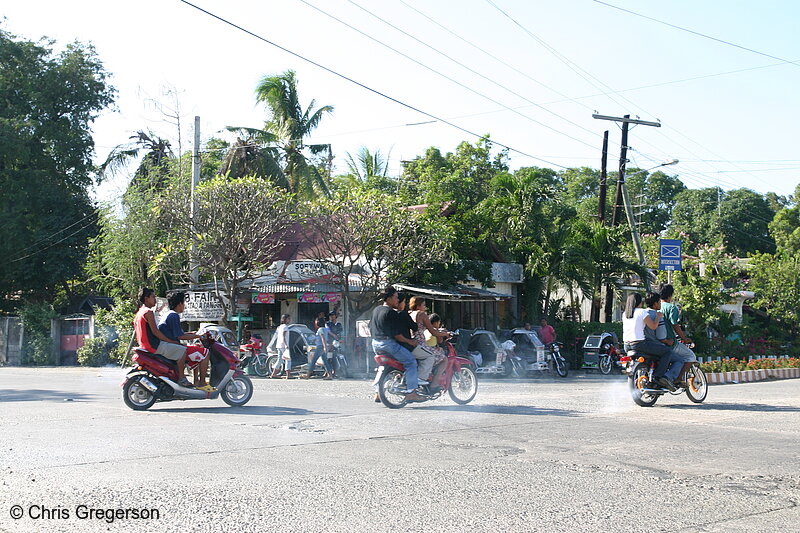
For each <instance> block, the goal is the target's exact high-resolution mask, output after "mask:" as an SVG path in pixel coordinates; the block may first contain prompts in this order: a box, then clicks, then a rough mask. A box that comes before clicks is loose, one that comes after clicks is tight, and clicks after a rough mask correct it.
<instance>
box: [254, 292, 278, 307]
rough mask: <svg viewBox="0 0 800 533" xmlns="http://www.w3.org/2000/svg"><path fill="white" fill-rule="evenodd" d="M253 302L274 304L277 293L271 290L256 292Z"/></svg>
mask: <svg viewBox="0 0 800 533" xmlns="http://www.w3.org/2000/svg"><path fill="white" fill-rule="evenodd" d="M252 302H253V303H254V304H274V303H275V295H274V294H272V293H271V292H254V293H253V300H252Z"/></svg>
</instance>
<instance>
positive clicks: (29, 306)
mask: <svg viewBox="0 0 800 533" xmlns="http://www.w3.org/2000/svg"><path fill="white" fill-rule="evenodd" d="M56 316H57V314H56V312H55V310H54V309H53V306H52V305H50V304H48V303H43V302H38V303H33V302H25V303H24V304H23V305H22V306H21V307H20V308H19V318H20V320H21V321H22V327H23V328H24V343H23V347H22V349H23V355H22V362H23V364H32V365H52V364H55V361H54V360H53V338H52V335H51V331H52V320H53V319H54V318H55V317H56Z"/></svg>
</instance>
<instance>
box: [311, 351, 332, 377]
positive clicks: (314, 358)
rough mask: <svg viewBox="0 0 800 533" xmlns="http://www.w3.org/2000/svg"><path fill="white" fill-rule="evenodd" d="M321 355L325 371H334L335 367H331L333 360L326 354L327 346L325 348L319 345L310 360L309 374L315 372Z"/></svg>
mask: <svg viewBox="0 0 800 533" xmlns="http://www.w3.org/2000/svg"><path fill="white" fill-rule="evenodd" d="M320 357H322V363H323V364H324V365H325V371H326V372H327V373H329V374H330V373H331V372H333V369H332V368H331V362H330V360H329V359H328V358H327V357H326V356H325V348H323V347H322V346H317V347H316V349H315V350H314V355H312V356H311V360H310V361H309V362H308V373H309V374H313V373H314V368H315V367H316V365H317V359H319V358H320Z"/></svg>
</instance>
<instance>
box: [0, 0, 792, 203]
mask: <svg viewBox="0 0 800 533" xmlns="http://www.w3.org/2000/svg"><path fill="white" fill-rule="evenodd" d="M193 3H194V4H195V5H196V6H198V7H200V8H202V9H205V10H207V11H209V12H211V13H213V14H214V15H217V16H218V17H220V18H222V19H225V20H227V21H229V22H231V23H233V24H235V25H237V26H239V27H240V28H241V29H239V28H235V27H233V26H231V25H229V24H227V23H225V22H223V21H221V20H219V19H216V18H213V17H212V16H210V15H208V14H206V13H203V12H201V11H200V10H198V9H196V8H195V7H192V6H191V5H189V4H187V3H185V2H181V1H180V0H140V1H139V2H137V3H136V5H135V7H134V6H132V5H131V4H130V3H123V2H108V1H107V0H105V1H100V0H73V1H71V2H56V1H43V0H27V1H25V2H8V1H6V2H3V4H4V5H3V6H2V8H0V15H1V16H3V17H5V20H2V21H1V22H0V27H2V28H3V29H5V30H6V31H9V32H11V33H13V34H15V35H17V36H20V37H24V38H26V39H29V40H37V39H39V38H40V37H42V36H47V37H48V38H50V39H54V40H55V41H56V47H59V46H63V45H65V44H66V43H68V42H71V41H74V40H79V41H82V42H90V43H92V44H93V45H94V46H95V48H96V50H97V53H98V55H99V57H100V59H101V61H102V62H103V64H104V66H105V68H106V70H107V71H109V72H110V73H111V74H112V78H111V83H112V84H113V85H114V86H115V87H116V89H117V91H118V95H117V102H116V106H115V109H114V110H108V111H106V112H104V113H103V114H102V115H101V116H100V118H99V119H98V120H97V121H96V122H95V124H94V127H93V133H94V138H95V143H96V150H97V158H98V160H100V161H101V160H103V159H105V157H106V155H107V154H108V153H109V151H110V150H111V149H112V148H113V147H114V146H116V145H118V144H121V143H124V142H126V141H127V140H128V137H130V136H131V135H132V134H133V133H134V132H136V131H137V130H142V129H143V130H151V131H152V132H153V133H155V134H156V135H158V136H161V137H165V138H169V139H171V140H172V142H173V147H174V148H177V139H178V128H177V126H176V125H175V124H173V123H170V121H168V120H165V119H164V115H163V114H162V113H161V112H159V110H158V106H156V105H154V102H160V103H161V104H162V105H163V106H166V107H167V108H171V109H174V108H176V106H177V107H178V108H179V114H180V115H181V117H182V118H181V125H182V128H181V137H182V147H183V149H184V150H190V149H191V147H192V138H193V124H194V117H195V116H199V117H200V132H201V138H202V140H201V149H202V147H203V145H204V142H205V141H206V140H207V139H208V138H210V137H213V136H217V137H223V138H226V139H228V140H233V139H232V138H231V137H230V134H229V133H228V132H226V131H225V130H224V128H225V127H226V126H248V127H262V126H263V124H264V122H265V120H266V118H267V115H266V111H265V109H264V108H263V107H261V106H259V105H257V104H256V101H255V95H254V91H255V87H256V85H257V83H258V81H259V80H260V79H261V78H262V77H264V76H265V75H271V74H279V73H282V72H284V71H286V70H287V69H292V70H295V71H296V73H297V79H298V90H299V94H300V99H301V103H302V104H303V106H308V105H309V104H310V103H311V101H312V100H314V101H315V102H316V105H317V106H322V105H332V106H334V108H335V109H334V112H333V114H331V115H329V116H327V117H325V119H324V120H323V121H322V122H321V124H320V126H319V127H318V128H317V129H316V130H315V132H314V134H313V135H312V136H311V137H310V138H309V139H307V142H308V143H330V144H331V145H332V147H333V151H334V154H335V157H336V158H335V160H334V167H335V168H334V172H338V173H344V172H346V170H347V165H346V163H345V157H346V156H347V154H348V153H351V154H355V153H356V152H357V151H358V150H359V148H360V147H362V146H366V147H367V148H369V149H370V150H371V151H375V150H380V152H381V153H382V154H384V156H386V155H388V156H389V160H390V167H389V173H390V174H391V175H398V174H399V172H400V165H401V163H400V162H401V161H402V160H408V159H413V158H414V157H417V156H420V155H423V154H424V152H425V150H426V149H427V148H428V147H431V146H436V147H438V148H439V149H441V150H442V152H450V151H454V150H455V148H456V146H457V145H458V144H459V143H460V142H462V141H465V140H466V141H470V142H474V141H475V140H476V139H477V137H476V136H475V135H483V134H489V135H490V136H491V139H492V140H493V141H494V142H496V143H498V144H501V145H504V146H506V147H508V148H509V156H510V165H511V167H512V169H515V168H519V167H524V166H541V167H550V168H555V169H559V168H563V167H576V166H590V167H593V168H599V166H600V155H601V146H602V136H603V131H605V130H606V129H608V130H609V139H610V145H609V163H608V168H609V170H616V169H617V166H618V159H619V143H620V133H621V132H620V128H619V126H618V125H617V124H616V123H613V122H607V121H602V120H595V119H593V118H592V114H593V113H595V112H596V113H599V114H602V115H609V116H623V115H625V114H630V115H631V116H634V117H637V116H638V117H639V118H641V119H642V120H647V121H658V122H660V123H661V127H658V128H656V127H649V126H643V125H641V126H636V127H633V128H632V129H631V131H630V134H629V142H628V145H629V147H630V151H629V152H628V159H629V163H628V165H629V167H631V166H633V167H638V168H643V169H650V168H653V167H657V166H658V165H660V164H661V163H663V162H667V161H672V160H674V159H678V160H679V161H680V162H679V163H678V164H676V165H674V166H669V167H666V168H664V169H663V170H664V171H666V172H667V173H669V174H671V175H677V176H678V177H679V178H680V179H681V180H682V181H683V182H684V183H685V184H686V185H687V186H688V187H690V188H701V187H712V186H719V187H722V188H723V189H725V190H730V189H734V188H739V187H748V188H751V189H753V190H755V191H758V192H760V193H766V192H776V193H778V194H781V195H789V194H792V193H793V192H794V190H795V187H796V186H797V185H798V183H800V146H798V143H797V135H796V129H797V124H800V105H798V102H797V90H796V87H797V86H798V85H800V83H798V82H800V39H798V38H797V35H798V30H800V2H795V1H793V0H763V1H759V2H748V1H744V0H673V1H670V2H663V1H659V2H656V1H651V0H639V1H631V0H608V1H607V2H605V1H604V2H598V1H596V0H561V1H558V2H553V1H550V0H547V1H545V0H429V1H425V2H423V1H422V0H392V1H389V0H281V1H273V0H269V1H268V0H263V1H255V0H240V1H237V2H219V1H217V2H214V1H211V0H194V2H193ZM624 10H628V11H632V12H634V13H635V14H634V13H630V12H626V11H624ZM645 17H649V19H648V18H645ZM653 19H655V20H653ZM670 25H672V26H670ZM680 28H683V30H682V29H680ZM243 30H247V31H248V32H251V33H252V34H255V35H257V36H258V37H255V36H253V35H251V34H248V33H246V32H245V31H243ZM685 30H690V31H691V32H696V33H691V32H690V31H685ZM698 34H704V35H706V36H707V37H703V36H701V35H698ZM265 40H268V41H271V42H272V43H274V44H276V45H279V46H280V47H282V48H283V50H282V49H281V48H278V47H276V46H274V45H271V44H268V43H267V42H265ZM722 41H726V42H722ZM287 50H288V51H287ZM290 52H291V53H290ZM293 54H296V55H293ZM298 56H302V57H303V58H306V59H308V60H311V61H313V62H315V63H317V65H315V64H312V63H311V62H309V61H306V60H304V59H301V58H300V57H298ZM319 65H321V66H322V67H325V68H322V67H320V66H319ZM326 69H327V70H326ZM345 77H346V78H349V79H350V80H353V81H355V82H357V84H356V83H353V81H349V80H347V79H345ZM359 84H360V85H359ZM498 148H499V147H498ZM128 180H129V175H127V174H124V173H123V174H121V175H118V176H116V177H114V178H111V179H108V180H107V181H106V182H105V183H103V184H102V185H101V186H100V187H99V188H98V189H97V191H96V196H97V198H98V199H99V200H101V201H113V200H114V199H116V198H118V197H119V195H120V194H121V192H122V191H123V190H124V188H125V186H126V185H127V182H128Z"/></svg>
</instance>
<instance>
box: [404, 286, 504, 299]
mask: <svg viewBox="0 0 800 533" xmlns="http://www.w3.org/2000/svg"><path fill="white" fill-rule="evenodd" d="M393 285H394V287H395V288H397V289H400V290H402V291H406V292H411V293H415V294H424V295H426V296H430V297H431V298H432V299H434V300H439V301H445V302H447V301H450V302H496V301H500V300H510V299H511V296H510V295H508V294H502V293H499V292H494V291H489V290H486V289H478V288H476V287H469V286H467V285H454V286H453V287H450V288H448V289H443V288H441V287H434V286H431V285H407V284H405V283H394V284H393Z"/></svg>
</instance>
